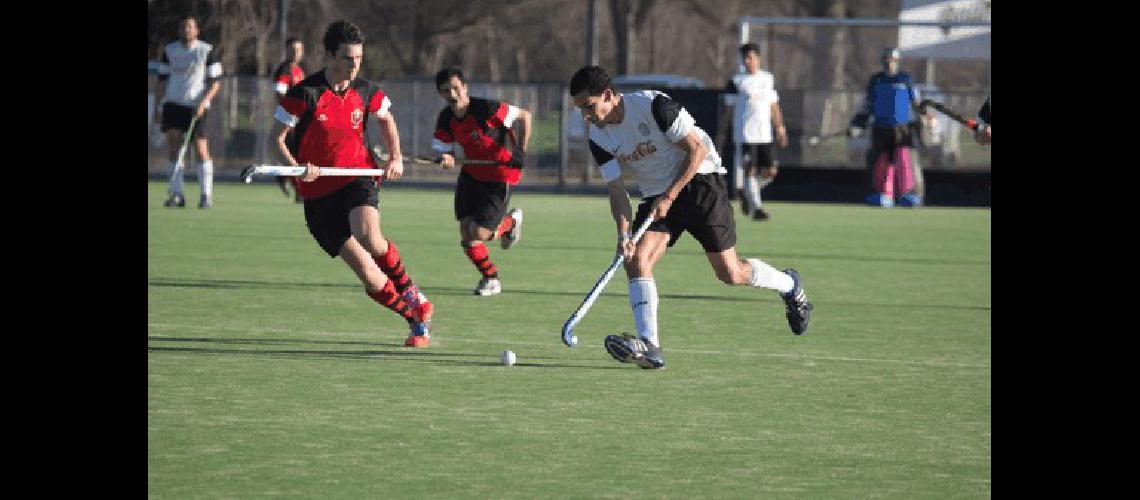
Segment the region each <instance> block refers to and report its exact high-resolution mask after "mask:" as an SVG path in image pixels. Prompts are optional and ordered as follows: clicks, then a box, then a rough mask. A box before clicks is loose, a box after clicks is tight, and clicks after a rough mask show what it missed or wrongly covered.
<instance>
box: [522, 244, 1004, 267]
mask: <svg viewBox="0 0 1140 500" xmlns="http://www.w3.org/2000/svg"><path fill="white" fill-rule="evenodd" d="M526 248H527V249H534V250H542V251H543V253H546V252H558V251H565V252H570V253H582V252H591V253H592V252H596V253H598V254H599V255H606V256H608V257H606V258H608V259H613V247H612V246H611V247H606V248H599V247H591V246H585V245H577V246H575V245H561V246H556V245H550V246H544V245H528V246H527V247H526ZM751 252H752V251H750V250H748V249H744V250H743V251H742V250H741V249H739V248H737V253H739V254H741V255H742V256H747V255H755V254H754V253H751ZM674 254H681V255H702V256H703V255H705V253H704V252H703V251H701V250H690V249H678V248H672V249H669V252H668V254H667V255H674ZM759 256H760V258H762V259H763V260H764V261H767V262H773V261H780V260H784V259H787V260H794V261H796V262H799V261H801V260H838V261H850V262H887V263H893V264H898V263H906V264H951V265H963V266H988V265H990V261H988V260H978V259H927V258H921V257H898V256H885V257H877V256H870V255H845V254H826V253H811V252H796V253H771V252H764V251H760V253H759ZM599 258H600V259H601V261H605V259H602V258H601V257H599ZM741 258H743V257H741ZM599 265H601V264H599Z"/></svg>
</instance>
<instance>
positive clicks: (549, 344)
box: [147, 323, 990, 369]
mask: <svg viewBox="0 0 1140 500" xmlns="http://www.w3.org/2000/svg"><path fill="white" fill-rule="evenodd" d="M147 326H148V327H152V328H174V329H186V330H229V331H235V332H260V333H291V334H298V333H301V334H306V335H309V334H311V335H320V336H334V337H337V336H339V337H349V336H351V337H353V338H356V337H358V336H359V335H360V334H359V333H356V332H322V331H301V332H299V331H292V330H282V329H279V328H235V327H223V326H200V325H175V324H169V323H148V324H147ZM550 339H551V341H550V342H526V341H519V340H513V339H512V340H499V339H486V340H484V339H464V338H454V337H440V336H437V335H432V340H439V341H442V342H445V343H446V342H467V343H479V344H504V345H508V346H514V345H525V346H536V347H563V346H562V344H561V343H560V342H559V341H558V332H554V333H551V334H550ZM219 340H223V339H219ZM394 340H398V339H394ZM668 351H669V352H681V353H686V354H707V355H710V356H744V357H748V356H762V357H767V358H786V359H803V360H807V361H846V362H853V363H886V364H898V365H919V366H950V367H961V368H985V369H989V368H990V365H979V364H975V363H952V362H945V361H927V360H907V359H871V358H851V357H845V356H813V355H810V354H791V353H782V352H747V351H704V350H695V349H677V348H669V349H668Z"/></svg>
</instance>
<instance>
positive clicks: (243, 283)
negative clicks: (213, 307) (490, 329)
mask: <svg viewBox="0 0 1140 500" xmlns="http://www.w3.org/2000/svg"><path fill="white" fill-rule="evenodd" d="M147 285H148V286H154V287H175V288H182V287H186V288H223V289H277V290H303V289H306V288H344V289H351V290H362V289H363V285H360V284H345V283H290V282H280V281H255V280H208V279H193V278H179V279H175V278H151V279H149V280H148V281H147ZM423 290H424V292H425V293H428V294H435V295H458V296H468V295H473V294H472V293H471V288H468V287H449V286H433V287H431V288H424V289H423ZM588 291H589V290H588V289H587V290H583V291H581V292H556V291H549V290H521V289H509V290H507V292H506V293H510V294H521V295H547V296H552V297H577V298H578V299H584V298H586V292H588ZM602 295H605V296H612V297H625V296H626V293H625V291H621V292H609V293H606V292H603V293H602ZM660 297H662V298H667V299H678V300H722V301H729V302H757V299H750V298H743V297H721V296H716V295H685V294H668V293H666V294H661V295H660ZM492 300H493V299H492ZM759 301H760V302H764V299H759ZM767 301H768V302H775V301H777V300H776V299H772V298H770V299H768V300H767Z"/></svg>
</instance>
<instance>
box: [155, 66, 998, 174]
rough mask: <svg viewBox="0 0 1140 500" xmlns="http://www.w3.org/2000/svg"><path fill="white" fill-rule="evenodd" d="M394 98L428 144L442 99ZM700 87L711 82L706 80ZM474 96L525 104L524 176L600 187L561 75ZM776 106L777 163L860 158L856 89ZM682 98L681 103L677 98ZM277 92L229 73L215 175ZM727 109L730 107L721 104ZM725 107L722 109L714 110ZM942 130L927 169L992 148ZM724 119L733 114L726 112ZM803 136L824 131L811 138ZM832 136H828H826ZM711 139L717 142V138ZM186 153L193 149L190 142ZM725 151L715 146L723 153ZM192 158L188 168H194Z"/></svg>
mask: <svg viewBox="0 0 1140 500" xmlns="http://www.w3.org/2000/svg"><path fill="white" fill-rule="evenodd" d="M155 80H156V79H155V77H154V76H153V75H151V76H150V77H149V85H150V91H151V92H150V96H149V100H148V115H147V116H148V121H147V131H148V141H147V142H148V173H149V174H150V175H151V176H156V177H157V176H162V175H165V174H166V173H167V162H166V158H167V155H168V148H167V145H166V140H165V137H164V136H163V135H162V134H161V133H158V132H157V128H158V127H157V126H156V125H155V124H153V123H152V120H153V117H154V111H153V107H154V105H155V104H154V102H153V91H154V86H155V84H156V81H155ZM379 83H380V86H381V88H383V89H384V92H385V93H386V94H387V95H388V96H389V97H390V99H391V100H392V113H393V114H394V115H395V117H396V123H397V124H398V125H399V131H400V145H401V149H402V150H403V152H404V154H407V155H426V154H431V139H432V133H433V131H434V129H435V122H436V118H437V117H438V115H439V112H440V110H441V109H442V108H443V106H444V102H443V100H442V99H441V98H440V97H439V95H438V94H437V93H436V91H435V85H434V82H433V81H430V80H404V81H400V80H392V81H381V82H379ZM708 92H716V91H715V90H709V91H708ZM470 93H471V95H472V96H479V97H487V98H491V99H497V100H502V101H506V102H510V103H512V104H515V105H516V106H519V107H522V108H526V109H529V110H530V111H531V112H532V113H533V117H534V121H533V131H532V133H531V142H530V150H529V151H528V154H527V165H526V170H525V173H524V175H523V184H524V185H528V186H543V187H550V188H554V189H559V190H575V189H582V188H585V189H594V188H600V187H601V186H602V182H601V179H600V176H599V175H598V173H597V167H596V166H594V164H593V159H592V158H591V157H590V154H589V148H588V147H587V141H586V133H585V130H586V129H585V125H584V122H583V120H582V118H581V114H580V113H579V112H578V111H577V109H575V108H574V106H573V105H572V103H571V100H570V96H569V95H568V93H567V88H566V86H565V85H561V84H490V83H475V82H472V83H471V84H470ZM780 95H781V97H780V106H781V109H782V111H783V114H784V118H785V122H786V123H787V124H788V129H789V133H790V137H789V147H788V149H785V150H780V151H778V153H777V154H778V158H779V161H780V163H781V164H782V165H787V166H800V167H832V168H834V167H841V168H864V167H865V160H864V152H865V148H866V138H860V139H848V138H847V137H844V136H841V135H837V134H841V132H842V131H843V130H845V129H846V127H847V125H848V122H849V120H850V116H851V113H852V112H853V111H852V110H854V109H856V106H858V105H860V104H861V100H862V97H863V96H862V93H861V92H855V91H851V92H844V91H802V90H801V91H796V90H783V91H781V94H780ZM942 98H943V99H942V100H943V102H944V103H945V104H947V105H948V106H950V107H951V108H954V109H957V110H959V111H960V112H962V113H963V114H965V115H967V116H972V115H973V114H974V112H976V110H977V109H978V108H979V107H980V106H981V104H982V102H983V101H984V100H985V98H986V92H981V91H973V92H943V94H942ZM682 104H684V103H682ZM276 106H277V95H276V94H275V93H274V91H273V85H272V83H271V82H270V80H269V79H268V78H257V77H252V76H231V77H225V78H223V79H222V87H221V89H220V91H219V92H218V95H217V96H216V97H215V99H214V104H213V106H212V107H211V109H210V112H209V113H208V115H207V121H206V126H207V128H206V130H207V137H208V139H209V141H210V152H211V156H213V158H214V164H215V169H216V172H217V174H216V175H217V176H218V177H219V178H229V177H236V175H237V173H238V172H239V171H240V170H241V169H242V168H243V167H245V166H247V165H249V164H251V163H276V162H277V160H276V159H275V155H274V154H272V152H271V149H270V148H271V147H273V146H272V141H271V139H270V137H269V134H270V130H271V128H272V126H273V112H274V109H275V108H276ZM724 111H728V112H730V110H724ZM722 112H723V111H722ZM722 118H723V117H717V120H716V121H717V122H718V123H698V124H699V125H701V126H702V127H704V128H706V129H707V130H708V131H709V132H710V135H713V136H720V137H721V138H723V137H724V136H725V135H724V131H723V130H719V131H718V130H717V128H718V126H719V124H720V123H724V122H725V120H724V119H722ZM939 120H940V124H941V125H942V135H941V137H939V138H938V140H937V141H936V143H937V144H935V145H932V146H930V147H928V148H926V149H925V150H923V151H921V152H920V153H921V155H922V157H923V162H924V163H923V165H924V167H925V168H928V169H946V170H989V168H990V152H989V149H988V148H985V147H981V146H978V145H977V144H975V143H974V141H973V140H972V138H971V136H970V133H969V131H968V130H966V129H964V128H963V127H961V126H959V125H958V124H957V123H955V122H952V121H950V120H948V119H946V118H945V117H941V118H940V119H939ZM729 121H731V120H729ZM376 129H377V127H375V126H371V127H369V128H368V131H369V132H368V133H369V136H370V138H369V139H370V141H371V143H372V144H382V142H381V141H380V138H379V133H378V131H377V130H376ZM811 136H818V137H822V138H823V139H822V140H820V141H818V142H817V143H815V144H813V143H812V142H813V141H810V140H809V139H810V137H811ZM829 137H830V138H829ZM718 146H720V147H722V148H724V147H725V146H726V143H725V142H719V143H718ZM190 149H191V153H190V156H191V157H192V155H193V148H190ZM726 154H727V155H728V156H731V154H730V153H727V152H725V151H722V154H721V156H722V157H726ZM406 166H407V170H406V174H405V179H408V180H412V181H423V182H448V183H450V182H453V181H454V179H455V176H456V175H457V172H456V171H455V170H443V169H441V168H438V167H434V166H427V165H415V164H407V165H406ZM194 171H195V169H193V168H190V169H188V170H187V174H188V175H190V176H193V175H194Z"/></svg>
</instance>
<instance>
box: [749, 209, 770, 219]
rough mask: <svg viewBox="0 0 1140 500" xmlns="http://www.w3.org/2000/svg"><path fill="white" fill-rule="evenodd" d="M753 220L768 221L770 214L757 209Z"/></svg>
mask: <svg viewBox="0 0 1140 500" xmlns="http://www.w3.org/2000/svg"><path fill="white" fill-rule="evenodd" d="M752 220H768V212H765V211H764V209H763V208H760V207H756V211H755V212H752Z"/></svg>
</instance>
